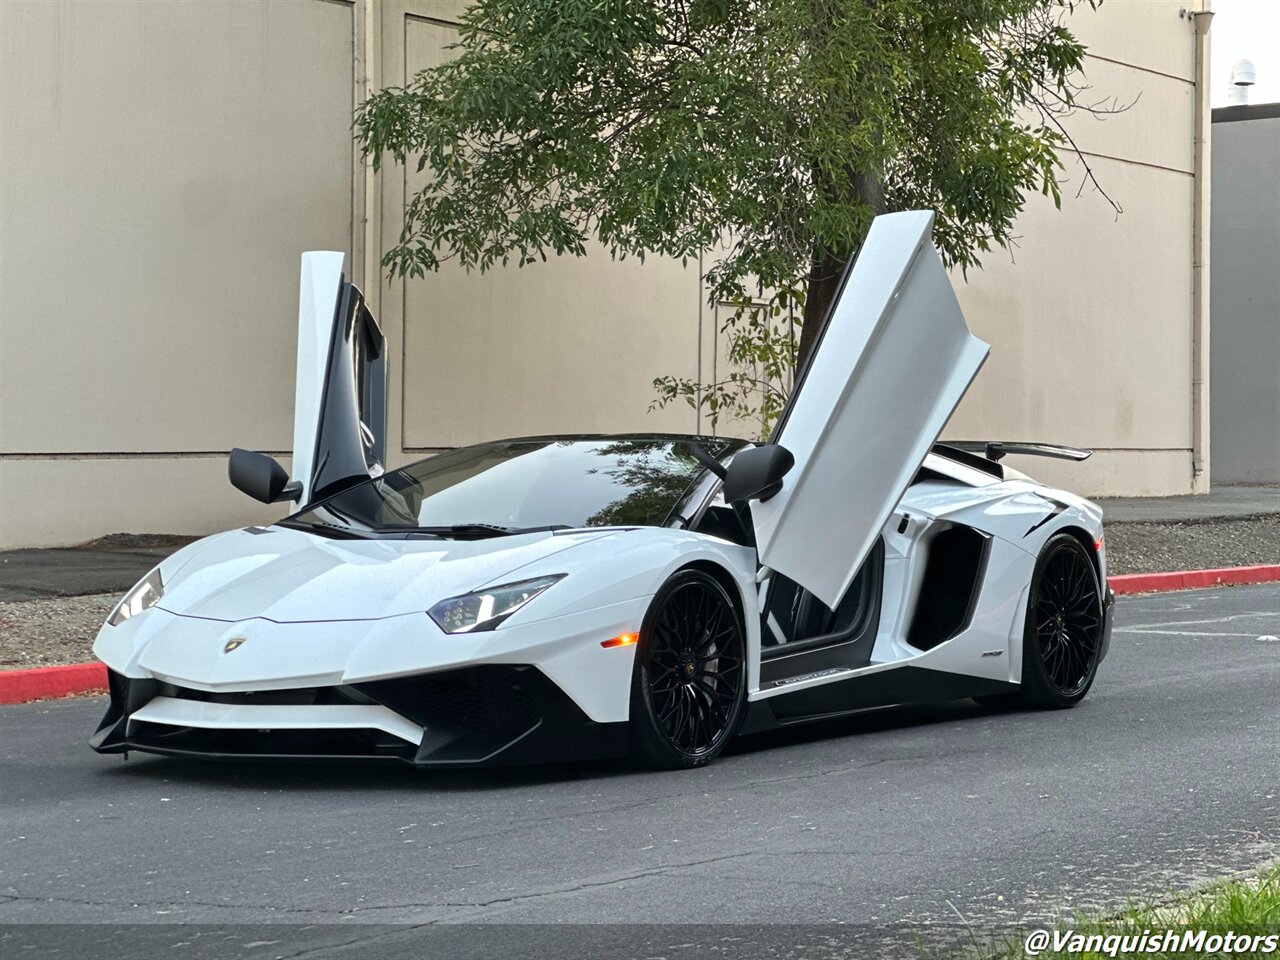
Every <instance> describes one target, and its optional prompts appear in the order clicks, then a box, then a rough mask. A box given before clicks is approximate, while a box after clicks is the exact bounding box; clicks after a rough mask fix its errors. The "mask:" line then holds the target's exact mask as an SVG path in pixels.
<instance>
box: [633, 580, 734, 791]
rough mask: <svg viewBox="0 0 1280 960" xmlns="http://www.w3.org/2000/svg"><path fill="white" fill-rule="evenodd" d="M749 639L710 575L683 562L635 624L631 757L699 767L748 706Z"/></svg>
mask: <svg viewBox="0 0 1280 960" xmlns="http://www.w3.org/2000/svg"><path fill="white" fill-rule="evenodd" d="M746 694H747V671H746V640H745V636H744V633H743V628H742V622H741V618H740V617H739V616H738V612H737V608H736V607H735V605H734V603H733V600H732V598H731V597H730V596H729V593H728V591H727V590H725V588H724V586H723V585H722V584H721V583H720V581H718V580H717V579H716V578H715V577H713V576H711V575H710V574H708V573H706V572H704V571H702V570H694V569H687V570H681V571H679V572H677V573H676V574H675V575H673V576H672V577H671V578H670V579H669V580H667V582H666V583H664V584H663V585H662V587H661V589H659V590H658V592H657V594H656V595H655V596H654V598H653V603H652V604H651V605H650V606H649V612H648V613H647V614H646V615H645V620H644V624H643V625H642V626H641V628H640V641H639V644H638V645H637V648H636V664H635V671H634V673H633V676H632V684H631V745H632V752H633V754H634V755H635V757H636V759H638V760H640V761H641V762H642V763H644V764H646V765H648V766H652V767H659V768H664V769H681V768H685V767H698V766H701V765H702V764H704V763H707V762H708V761H709V760H711V759H712V758H713V757H715V756H716V755H717V754H719V753H720V751H721V750H723V749H724V747H725V744H727V743H728V742H729V740H730V739H731V738H732V737H733V735H734V734H735V733H736V732H737V730H738V727H739V725H740V724H741V722H742V716H743V712H744V709H745V706H746Z"/></svg>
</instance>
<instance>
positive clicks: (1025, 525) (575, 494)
mask: <svg viewBox="0 0 1280 960" xmlns="http://www.w3.org/2000/svg"><path fill="white" fill-rule="evenodd" d="M932 223H933V217H932V214H930V213H920V212H911V213H898V214H891V215H888V216H883V217H880V218H878V219H877V220H876V221H875V223H874V225H873V226H872V229H871V232H870V235H869V236H868V238H867V242H866V244H865V245H864V247H863V250H862V253H861V254H860V256H859V257H858V260H857V263H856V265H854V266H853V267H852V268H851V269H850V270H849V271H848V272H847V274H846V277H845V281H844V284H843V289H842V291H841V293H840V295H839V297H838V298H837V301H836V303H835V305H834V307H833V309H832V311H831V313H830V316H829V319H828V321H827V324H826V329H825V331H824V333H823V336H822V338H821V342H820V344H819V346H818V348H817V349H816V350H815V351H814V354H813V357H812V360H811V362H810V363H809V364H808V366H807V368H806V369H805V370H804V371H803V374H802V376H801V378H800V379H799V382H798V385H797V388H796V389H795V391H794V393H793V396H792V399H791V402H790V405H789V407H788V409H787V410H786V412H785V414H784V416H783V418H782V420H781V422H780V424H779V425H778V427H777V429H776V431H775V433H774V436H773V439H772V441H771V442H769V443H766V444H760V445H753V444H750V443H747V442H744V441H741V440H732V439H725V438H722V437H695V436H672V435H629V436H613V437H603V436H564V437H534V438H527V439H520V440H504V441H500V442H496V443H485V444H480V445H477V446H473V447H467V448H464V449H460V450H454V451H452V452H448V453H442V454H439V455H437V456H434V457H430V458H428V459H426V460H422V461H420V462H418V463H415V464H412V465H410V466H407V467H403V468H400V469H397V470H384V469H383V466H382V464H383V462H384V433H385V420H386V417H385V392H386V376H385V359H384V355H383V339H382V335H381V332H380V331H379V329H378V326H377V324H376V322H375V321H374V319H373V317H372V316H371V315H370V314H369V312H368V310H367V309H366V308H365V306H364V302H363V298H362V296H361V294H360V292H359V291H358V290H356V289H355V288H354V287H353V286H352V285H351V284H349V283H346V282H344V281H343V278H342V273H341V271H342V254H335V253H310V254H306V255H304V257H303V261H302V289H301V311H300V323H299V351H298V370H297V395H296V407H295V424H294V449H293V461H292V467H293V478H292V479H290V478H289V477H288V475H287V474H286V473H285V471H284V469H283V468H282V467H281V466H280V465H279V464H277V463H276V462H275V461H274V460H272V459H271V458H269V457H267V456H265V455H263V454H259V453H252V452H249V451H246V450H236V451H234V452H233V453H232V455H231V462H230V475H231V481H232V483H233V484H235V485H236V486H237V487H238V488H240V489H241V490H243V491H245V492H247V493H249V494H251V495H253V496H255V497H257V498H258V499H260V500H263V501H267V502H277V501H294V502H296V503H297V504H299V505H300V508H299V509H298V510H297V511H296V512H294V513H292V514H291V515H289V516H288V517H286V518H285V519H283V520H280V521H279V522H277V523H274V524H271V525H270V526H255V527H248V528H246V529H242V530H233V531H229V532H227V533H222V534H218V535H216V536H212V537H208V538H206V539H203V540H200V541H198V542H196V543H193V544H191V545H190V546H188V547H186V548H184V549H182V550H180V551H178V552H177V553H175V554H174V555H173V556H171V557H169V558H168V559H166V560H165V561H163V562H162V563H161V564H160V565H159V566H158V567H156V569H154V570H152V571H151V572H150V573H149V574H147V576H146V577H144V578H143V579H142V581H141V582H139V583H138V584H137V586H135V587H134V588H133V589H132V590H130V591H129V593H128V594H127V595H126V596H125V597H124V598H123V599H122V600H121V601H120V604H119V605H118V606H117V607H116V609H115V610H114V611H113V612H112V614H111V616H110V617H109V619H108V620H107V622H106V624H104V626H103V627H102V630H101V632H100V633H99V634H98V638H97V642H96V643H95V645H94V652H95V653H96V655H97V656H98V657H99V658H100V659H101V660H103V661H104V662H105V663H106V665H107V666H108V667H109V668H110V670H109V675H110V688H111V702H110V706H109V708H108V710H107V714H106V716H105V717H104V718H103V720H102V723H101V725H100V727H99V728H98V730H97V732H96V734H95V735H94V737H93V739H92V745H93V747H94V749H96V750H98V751H100V752H103V753H120V752H126V751H129V750H141V751H148V752H152V753H163V754H173V755H199V756H208V757H223V758H271V759H279V758H292V757H341V758H360V759H374V758H379V759H381V758H390V759H398V760H402V761H408V762H410V763H413V764H417V765H419V766H459V765H474V764H484V763H519V762H529V761H543V760H561V759H569V758H581V757H591V756H597V757H598V756H610V755H622V754H625V753H628V752H630V753H631V754H633V755H634V756H635V757H636V758H637V759H638V760H639V761H641V762H644V763H647V764H651V765H657V766H663V767H691V766H697V765H700V764H703V763H705V762H707V761H708V760H710V759H711V758H713V757H715V756H716V755H717V754H718V753H719V752H720V751H721V750H722V749H724V747H725V745H726V743H727V742H728V741H729V740H730V739H731V738H733V737H734V736H735V735H737V734H740V733H748V732H755V731H761V730H766V729H769V728H773V727H778V726H785V725H790V724H795V723H801V722H803V721H806V720H812V719H816V718H820V717H831V716H834V715H838V714H845V713H850V712H853V711H858V710H864V709H867V708H871V707H880V706H886V705H891V704H901V703H907V702H914V701H939V700H950V699H955V698H960V697H976V698H978V699H980V700H983V701H984V702H990V701H997V702H1000V701H1006V700H1007V701H1014V702H1021V703H1024V704H1028V705H1034V706H1039V707H1068V706H1072V705H1074V704H1075V703H1077V702H1079V701H1080V700H1081V698H1083V697H1084V695H1085V693H1086V692H1087V691H1088V689H1089V687H1090V685H1091V684H1092V682H1093V679H1094V675H1095V673H1096V671H1097V668H1098V664H1099V662H1100V661H1101V660H1102V658H1103V656H1104V655H1105V653H1106V650H1107V644H1108V639H1109V633H1110V629H1109V628H1110V620H1111V616H1110V612H1111V595H1110V591H1108V590H1107V589H1106V586H1105V585H1106V564H1105V558H1104V550H1103V543H1102V512H1101V510H1100V509H1099V508H1098V507H1097V506H1096V505H1094V504H1092V503H1090V502H1089V501H1087V500H1084V499H1081V498H1080V497H1077V496H1073V495H1072V494H1070V493H1065V492H1063V491H1061V490H1055V489H1050V488H1048V487H1045V486H1042V485H1040V484H1038V483H1036V482H1034V481H1032V480H1030V479H1028V478H1027V477H1025V476H1023V475H1021V474H1019V473H1016V472H1015V471H1013V470H1010V469H1008V468H1005V467H1003V466H1002V465H1001V464H1000V463H999V462H998V461H999V459H1000V458H1001V457H1002V456H1003V454H1004V453H1008V452H1017V453H1041V454H1045V455H1050V456H1062V457H1068V458H1074V459H1080V458H1083V457H1084V456H1087V455H1088V454H1087V452H1086V451H1076V450H1070V449H1067V448H1061V447H1050V446H1048V445H1040V444H999V443H989V444H978V445H976V447H975V445H965V446H964V448H962V447H961V446H950V445H944V444H938V443H937V442H936V441H937V438H938V435H939V433H940V432H941V430H942V428H943V425H944V424H945V423H946V421H947V418H948V417H949V416H950V415H951V412H952V410H953V409H954V408H955V406H956V404H957V403H958V402H959V400H960V398H961V396H962V395H963V394H964V392H965V390H966V389H967V388H968V385H969V383H970V381H971V380H972V378H973V377H974V375H975V374H976V372H977V370H978V368H979V367H980V366H981V364H982V362H983V361H984V359H985V358H986V355H987V345H986V344H984V343H983V342H982V341H980V340H978V339H976V338H975V337H973V336H972V335H971V334H970V333H969V330H968V328H967V327H966V325H965V322H964V318H963V316H962V315H961V312H960V309H959V306H958V304H957V302H956V298H955V295H954V294H953V292H952V288H951V284H950V281H949V279H948V278H947V275H946V273H945V271H944V269H943V266H942V264H941V262H940V261H939V258H938V256H937V253H936V252H935V251H934V249H933V247H932V245H931V243H930V232H931V228H932ZM335 305H336V307H335Z"/></svg>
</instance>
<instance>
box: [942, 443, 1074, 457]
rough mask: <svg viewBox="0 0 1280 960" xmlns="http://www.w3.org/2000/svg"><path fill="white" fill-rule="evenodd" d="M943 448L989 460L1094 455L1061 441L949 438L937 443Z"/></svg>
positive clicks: (943, 450)
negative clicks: (1063, 443)
mask: <svg viewBox="0 0 1280 960" xmlns="http://www.w3.org/2000/svg"><path fill="white" fill-rule="evenodd" d="M937 446H939V447H941V448H943V449H942V451H941V452H943V453H945V452H946V448H948V447H950V448H951V449H953V450H963V451H964V452H965V453H971V454H974V453H976V454H978V455H979V456H982V457H986V458H987V459H988V460H992V461H995V462H999V461H1000V460H1003V459H1004V458H1005V457H1006V456H1008V455H1009V454H1011V453H1013V454H1018V455H1020V456H1024V457H1050V458H1051V459H1054V460H1076V461H1080V460H1088V459H1089V458H1090V457H1091V456H1093V451H1092V450H1085V449H1083V448H1081V447H1064V446H1063V445H1062V444H1059V443H1028V442H1024V441H1020V440H947V441H945V442H943V443H939V444H937Z"/></svg>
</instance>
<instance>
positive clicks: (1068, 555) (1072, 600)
mask: <svg viewBox="0 0 1280 960" xmlns="http://www.w3.org/2000/svg"><path fill="white" fill-rule="evenodd" d="M1102 628H1103V596H1102V586H1101V584H1100V583H1099V582H1098V571H1097V568H1096V567H1095V566H1094V564H1093V557H1092V556H1090V555H1089V552H1088V551H1087V550H1086V549H1085V547H1084V545H1083V544H1081V543H1080V541H1079V540H1077V539H1076V538H1075V537H1073V536H1071V535H1070V534H1068V533H1059V534H1056V535H1055V536H1053V537H1052V538H1050V540H1049V542H1048V543H1047V544H1045V547H1044V550H1042V551H1041V552H1040V556H1039V558H1038V559H1037V560H1036V566H1035V573H1034V575H1033V576H1032V580H1031V597H1030V599H1029V601H1028V603H1027V622H1026V626H1025V628H1024V630H1023V640H1022V689H1021V690H1020V691H1019V698H1020V700H1021V702H1022V704H1023V705H1024V706H1028V707H1036V708H1039V709H1042V710H1061V709H1064V708H1066V707H1074V706H1075V705H1076V704H1077V703H1079V702H1080V701H1081V700H1083V699H1084V697H1085V694H1087V693H1088V692H1089V688H1090V687H1091V686H1093V679H1094V677H1095V676H1096V675H1097V672H1098V654H1099V652H1100V651H1101V648H1102Z"/></svg>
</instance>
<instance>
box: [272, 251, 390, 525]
mask: <svg viewBox="0 0 1280 960" xmlns="http://www.w3.org/2000/svg"><path fill="white" fill-rule="evenodd" d="M386 362H387V358H386V340H385V338H384V337H383V335H382V331H381V330H380V329H379V328H378V324H377V321H376V320H374V318H373V315H372V314H371V313H370V312H369V310H368V308H367V307H366V306H365V303H364V296H363V295H362V294H361V293H360V291H359V290H358V289H356V287H355V286H354V285H352V284H350V283H347V282H346V281H345V280H344V279H343V276H342V254H341V253H329V252H312V253H304V254H303V255H302V282H301V287H300V291H299V307H298V366H297V382H296V386H295V394H294V421H293V470H292V473H293V479H295V480H297V481H299V482H300V483H301V484H302V487H303V490H302V496H301V498H300V504H302V505H305V504H307V503H311V502H313V501H315V500H318V499H321V498H322V497H325V496H328V495H329V494H331V493H335V492H337V491H338V490H340V489H342V488H343V487H344V486H349V485H350V484H351V483H354V482H357V481H360V480H366V479H368V478H369V477H376V476H380V475H381V474H382V470H383V462H384V461H385V459H386V434H387V396H386V394H387V374H386Z"/></svg>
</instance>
